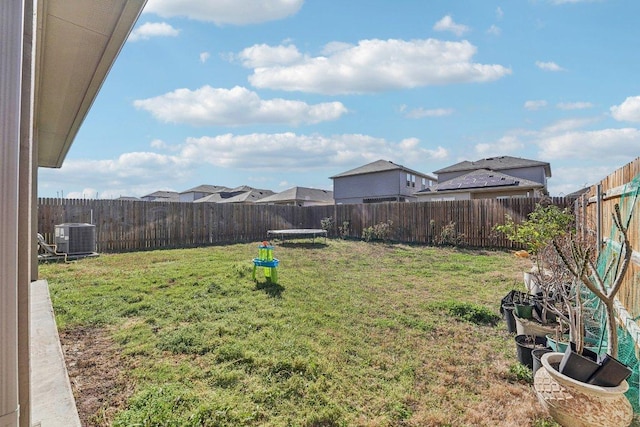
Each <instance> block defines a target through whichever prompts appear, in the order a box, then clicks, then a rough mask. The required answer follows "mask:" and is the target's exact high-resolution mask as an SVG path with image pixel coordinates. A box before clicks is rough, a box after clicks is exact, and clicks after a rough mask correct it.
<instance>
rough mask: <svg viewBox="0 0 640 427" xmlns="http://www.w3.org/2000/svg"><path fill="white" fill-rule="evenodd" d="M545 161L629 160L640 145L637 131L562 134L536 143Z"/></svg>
mask: <svg viewBox="0 0 640 427" xmlns="http://www.w3.org/2000/svg"><path fill="white" fill-rule="evenodd" d="M536 144H537V145H538V147H539V148H540V156H541V157H542V158H544V159H573V160H575V159H578V160H589V159H598V161H602V162H604V161H605V159H632V158H634V157H635V156H636V155H637V153H638V146H640V131H639V130H638V129H634V128H622V129H600V130H594V131H576V132H565V133H560V134H557V135H550V136H547V137H542V138H540V139H538V140H537V141H536Z"/></svg>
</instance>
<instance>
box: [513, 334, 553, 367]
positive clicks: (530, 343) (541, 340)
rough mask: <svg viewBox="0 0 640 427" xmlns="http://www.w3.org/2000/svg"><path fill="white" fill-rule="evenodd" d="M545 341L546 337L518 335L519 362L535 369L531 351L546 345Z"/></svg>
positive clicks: (517, 352)
mask: <svg viewBox="0 0 640 427" xmlns="http://www.w3.org/2000/svg"><path fill="white" fill-rule="evenodd" d="M545 343H546V338H545V337H536V336H533V335H516V354H517V356H518V362H520V363H522V364H523V365H525V366H526V367H528V368H529V369H533V357H532V356H531V351H532V350H533V349H534V348H537V347H544V345H545Z"/></svg>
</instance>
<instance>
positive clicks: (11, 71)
mask: <svg viewBox="0 0 640 427" xmlns="http://www.w3.org/2000/svg"><path fill="white" fill-rule="evenodd" d="M0 34H2V37H0V58H2V62H0V138H1V139H0V162H1V164H0V166H1V167H0V200H2V203H0V236H2V239H0V325H2V327H0V427H9V426H11V427H14V426H17V425H18V423H19V421H20V407H19V398H18V203H19V199H18V180H19V170H20V169H19V156H20V113H21V105H22V102H21V97H22V59H23V57H22V54H23V36H24V0H23V1H4V2H0ZM27 243H30V242H27Z"/></svg>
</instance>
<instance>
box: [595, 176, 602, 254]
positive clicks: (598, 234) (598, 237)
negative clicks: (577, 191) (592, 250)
mask: <svg viewBox="0 0 640 427" xmlns="http://www.w3.org/2000/svg"><path fill="white" fill-rule="evenodd" d="M596 241H597V242H598V244H597V246H596V248H597V251H598V252H597V254H596V255H597V256H600V249H601V247H602V184H598V185H597V186H596Z"/></svg>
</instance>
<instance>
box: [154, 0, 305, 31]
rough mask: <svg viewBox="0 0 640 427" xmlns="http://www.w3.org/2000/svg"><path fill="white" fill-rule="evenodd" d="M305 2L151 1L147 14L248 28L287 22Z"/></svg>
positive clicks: (298, 0)
mask: <svg viewBox="0 0 640 427" xmlns="http://www.w3.org/2000/svg"><path fill="white" fill-rule="evenodd" d="M303 3H304V0H216V1H203V0H149V2H148V3H147V5H146V7H145V8H144V12H147V13H155V14H157V15H159V16H162V17H165V18H168V17H175V16H186V17H187V18H190V19H194V20H198V21H205V22H214V23H215V24H217V25H224V24H234V25H246V24H256V23H260V22H267V21H274V20H278V19H284V18H286V17H288V16H292V15H295V14H296V13H298V11H299V10H300V8H301V7H302V4H303Z"/></svg>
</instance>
